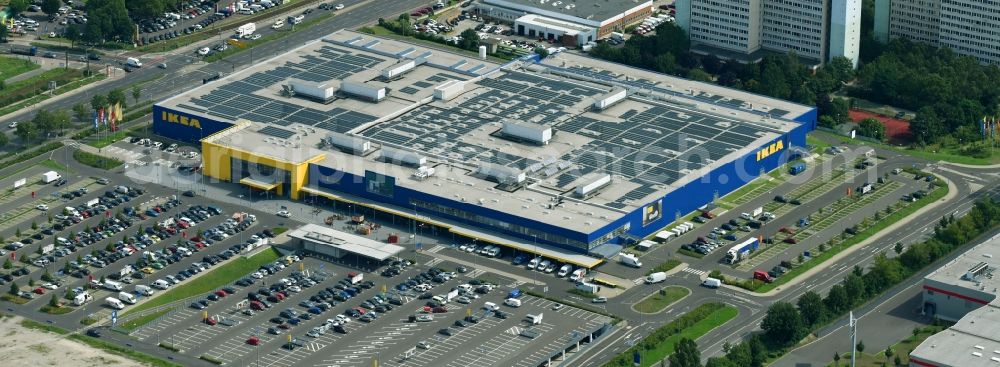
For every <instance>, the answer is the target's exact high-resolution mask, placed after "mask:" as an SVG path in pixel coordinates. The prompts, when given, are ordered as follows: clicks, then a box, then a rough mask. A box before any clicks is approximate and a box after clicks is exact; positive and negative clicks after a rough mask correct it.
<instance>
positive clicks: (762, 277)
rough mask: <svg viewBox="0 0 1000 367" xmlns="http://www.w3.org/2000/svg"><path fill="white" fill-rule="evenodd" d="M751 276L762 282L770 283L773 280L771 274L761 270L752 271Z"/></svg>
mask: <svg viewBox="0 0 1000 367" xmlns="http://www.w3.org/2000/svg"><path fill="white" fill-rule="evenodd" d="M753 278H754V279H757V280H759V281H762V282H764V283H770V282H773V281H774V278H773V277H771V274H768V273H767V272H766V271H763V270H755V271H754V272H753Z"/></svg>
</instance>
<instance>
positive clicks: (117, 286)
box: [104, 280, 122, 292]
mask: <svg viewBox="0 0 1000 367" xmlns="http://www.w3.org/2000/svg"><path fill="white" fill-rule="evenodd" d="M104 288H107V290H109V291H116V292H118V291H121V290H122V284H121V283H118V282H115V281H111V280H105V281H104Z"/></svg>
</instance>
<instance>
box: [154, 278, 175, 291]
mask: <svg viewBox="0 0 1000 367" xmlns="http://www.w3.org/2000/svg"><path fill="white" fill-rule="evenodd" d="M151 286H153V288H156V289H167V288H169V287H170V283H167V281H166V280H163V279H157V280H156V281H154V282H153V284H151Z"/></svg>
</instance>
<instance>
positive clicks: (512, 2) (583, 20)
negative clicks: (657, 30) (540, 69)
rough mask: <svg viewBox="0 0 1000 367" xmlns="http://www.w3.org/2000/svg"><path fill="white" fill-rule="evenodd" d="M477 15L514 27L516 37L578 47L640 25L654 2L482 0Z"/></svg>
mask: <svg viewBox="0 0 1000 367" xmlns="http://www.w3.org/2000/svg"><path fill="white" fill-rule="evenodd" d="M476 11H478V12H479V14H482V15H483V16H486V17H490V18H493V19H497V20H502V21H507V22H511V23H513V24H514V27H513V29H512V30H513V32H514V33H516V34H519V35H522V36H527V37H537V38H544V39H552V40H559V41H561V42H562V43H563V44H564V45H567V46H579V45H582V44H585V43H587V42H593V41H597V40H598V39H600V38H604V37H607V36H608V35H610V34H611V32H624V31H625V28H626V27H628V26H629V25H631V24H635V23H638V22H641V21H642V20H643V19H645V18H646V17H649V16H650V15H652V14H653V1H652V0H628V1H621V0H619V1H607V0H481V1H480V2H479V3H477V4H476Z"/></svg>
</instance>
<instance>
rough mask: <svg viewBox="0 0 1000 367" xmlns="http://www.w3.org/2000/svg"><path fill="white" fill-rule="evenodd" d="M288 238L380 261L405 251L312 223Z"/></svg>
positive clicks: (394, 246) (300, 228) (295, 231)
mask: <svg viewBox="0 0 1000 367" xmlns="http://www.w3.org/2000/svg"><path fill="white" fill-rule="evenodd" d="M288 236H289V237H292V238H296V239H300V240H305V241H309V242H313V243H316V244H320V245H327V246H332V247H334V248H336V249H339V250H342V251H347V252H350V253H353V254H358V255H363V256H367V257H370V258H373V259H377V260H380V261H381V260H385V259H388V258H390V257H393V256H396V255H398V254H399V253H400V252H403V250H405V249H404V248H403V247H401V246H396V245H392V244H388V243H382V242H379V241H375V240H372V239H370V238H367V237H362V236H358V235H354V234H350V233H347V232H341V231H338V230H335V229H333V228H327V227H324V226H321V225H318V224H312V223H309V224H306V225H304V226H302V227H299V228H296V229H295V230H292V231H291V232H290V233H289V234H288Z"/></svg>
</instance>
